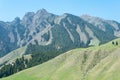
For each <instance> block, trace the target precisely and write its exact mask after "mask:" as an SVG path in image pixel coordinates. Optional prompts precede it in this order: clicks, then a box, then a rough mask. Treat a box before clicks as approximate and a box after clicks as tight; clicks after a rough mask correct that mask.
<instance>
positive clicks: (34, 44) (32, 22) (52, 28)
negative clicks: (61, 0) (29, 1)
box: [0, 9, 120, 66]
mask: <svg viewBox="0 0 120 80" xmlns="http://www.w3.org/2000/svg"><path fill="white" fill-rule="evenodd" d="M118 37H120V23H118V22H116V21H113V20H104V19H102V18H98V17H93V16H89V15H83V16H76V15H72V14H69V13H64V14H63V15H55V14H52V13H49V12H47V11H46V10H45V9H41V10H38V11H37V12H36V13H34V12H28V13H26V14H25V16H24V17H23V19H22V20H20V18H18V17H17V18H15V20H13V21H12V22H3V21H0V57H1V58H0V65H1V66H2V65H3V64H5V63H8V62H9V61H10V60H13V58H14V59H17V58H20V56H21V57H23V56H24V55H29V54H30V55H31V54H32V57H34V56H36V55H40V56H41V55H42V57H43V55H44V56H45V58H46V57H47V59H45V60H43V61H41V62H40V63H42V62H44V61H47V60H49V59H51V58H53V57H55V56H57V55H59V54H61V53H63V52H65V51H68V50H71V49H73V48H79V47H89V46H94V45H95V46H97V45H100V44H103V43H106V42H108V41H111V40H113V39H115V38H118ZM16 49H17V50H16ZM22 49H24V50H23V52H21V50H22ZM35 54H36V55H35ZM33 55H34V56H33ZM9 56H11V57H9ZM16 56H17V57H16ZM8 57H9V58H8ZM33 62H34V61H33ZM38 62H39V60H38ZM37 64H38V63H37ZM35 65H36V64H35Z"/></svg>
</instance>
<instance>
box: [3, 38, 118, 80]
mask: <svg viewBox="0 0 120 80" xmlns="http://www.w3.org/2000/svg"><path fill="white" fill-rule="evenodd" d="M114 41H118V42H119V43H120V39H116V40H114ZM119 47H120V44H119V45H118V46H116V45H112V42H109V43H107V44H104V45H101V46H93V47H89V48H78V49H73V50H70V51H68V52H66V53H63V54H61V55H59V56H57V57H55V58H54V59H51V60H49V61H47V62H45V63H43V64H40V65H38V66H35V67H32V68H29V69H26V70H23V71H21V72H18V73H16V74H14V75H12V76H9V77H6V78H3V79H2V80H119V79H120V68H119V66H120V48H119Z"/></svg>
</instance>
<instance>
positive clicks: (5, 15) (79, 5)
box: [0, 0, 120, 22]
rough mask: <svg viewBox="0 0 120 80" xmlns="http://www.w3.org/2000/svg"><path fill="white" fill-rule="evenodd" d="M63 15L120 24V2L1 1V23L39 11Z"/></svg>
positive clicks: (69, 0) (86, 0)
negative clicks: (44, 10) (96, 18)
mask: <svg viewBox="0 0 120 80" xmlns="http://www.w3.org/2000/svg"><path fill="white" fill-rule="evenodd" d="M42 8H44V9H46V10H47V11H48V12H51V13H54V14H58V15H62V14H63V13H71V14H75V15H77V16H80V15H83V14H89V15H92V16H98V17H102V18H105V19H110V20H117V21H119V22H120V0H0V21H12V20H13V19H14V18H15V17H20V18H21V19H22V17H23V16H24V15H25V13H26V12H36V11H37V10H39V9H42Z"/></svg>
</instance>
